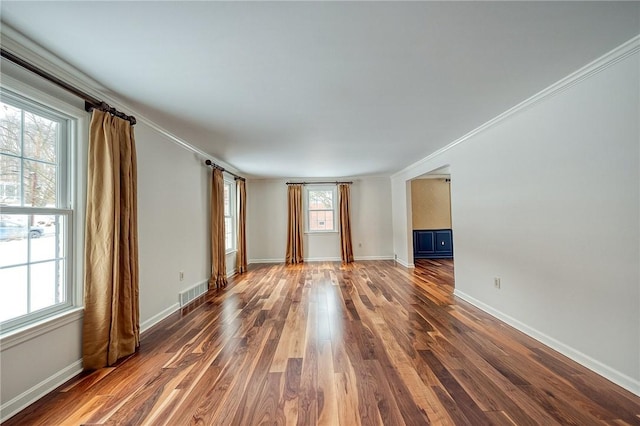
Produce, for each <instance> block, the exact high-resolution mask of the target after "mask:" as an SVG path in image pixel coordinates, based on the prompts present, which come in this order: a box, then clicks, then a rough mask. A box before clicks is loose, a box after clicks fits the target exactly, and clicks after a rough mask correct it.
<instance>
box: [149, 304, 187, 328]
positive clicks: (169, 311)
mask: <svg viewBox="0 0 640 426" xmlns="http://www.w3.org/2000/svg"><path fill="white" fill-rule="evenodd" d="M178 309H180V304H179V303H174V304H173V305H171V306H169V307H168V308H167V309H165V310H164V311H162V312H160V313H158V314H156V315H154V316H152V317H151V318H149V319H148V320H146V321H145V322H143V323H142V324H140V334H142V333H144V332H145V331H147V330H149V329H150V328H151V327H153V326H154V325H156V324H157V323H159V322H160V321H162V320H163V319H165V318H166V317H168V316H169V315H171V314H172V313H174V312H176V311H177V310H178Z"/></svg>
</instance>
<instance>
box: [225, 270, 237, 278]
mask: <svg viewBox="0 0 640 426" xmlns="http://www.w3.org/2000/svg"><path fill="white" fill-rule="evenodd" d="M237 272H238V271H236V268H233V269H232V270H230V271H227V278H231V277H232V276H234V275H235V274H236V273H237Z"/></svg>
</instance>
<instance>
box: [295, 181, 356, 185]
mask: <svg viewBox="0 0 640 426" xmlns="http://www.w3.org/2000/svg"><path fill="white" fill-rule="evenodd" d="M352 183H353V182H338V181H335V182H287V185H333V184H335V185H341V184H342V185H351V184H352Z"/></svg>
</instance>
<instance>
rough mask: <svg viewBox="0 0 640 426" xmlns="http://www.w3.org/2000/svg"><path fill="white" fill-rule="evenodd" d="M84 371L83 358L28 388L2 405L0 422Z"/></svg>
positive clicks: (0, 407)
mask: <svg viewBox="0 0 640 426" xmlns="http://www.w3.org/2000/svg"><path fill="white" fill-rule="evenodd" d="M81 372H82V359H79V360H77V361H75V362H74V363H73V364H71V365H68V366H66V367H65V368H63V369H62V370H60V371H58V372H56V373H55V374H54V375H52V376H51V377H49V378H47V379H45V380H43V381H41V382H40V383H38V384H37V385H35V386H33V387H31V388H29V389H27V390H26V391H24V392H22V393H21V394H20V395H18V396H16V397H15V398H13V399H11V400H10V401H7V402H6V403H4V404H2V406H0V423H2V422H4V421H6V420H8V419H9V418H10V417H12V416H14V415H15V414H17V413H18V412H20V411H22V410H24V409H25V408H27V407H28V406H29V405H31V404H33V403H34V402H36V401H37V400H39V399H40V398H42V397H43V396H45V395H47V394H48V393H50V392H51V391H53V390H54V389H56V388H57V387H59V386H61V385H62V384H64V383H65V382H67V381H68V380H70V379H72V378H74V377H75V376H77V375H78V374H80V373H81Z"/></svg>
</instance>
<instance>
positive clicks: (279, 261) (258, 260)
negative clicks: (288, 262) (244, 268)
mask: <svg viewBox="0 0 640 426" xmlns="http://www.w3.org/2000/svg"><path fill="white" fill-rule="evenodd" d="M247 263H248V264H249V265H251V264H254V263H284V259H249V261H248V262H247Z"/></svg>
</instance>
